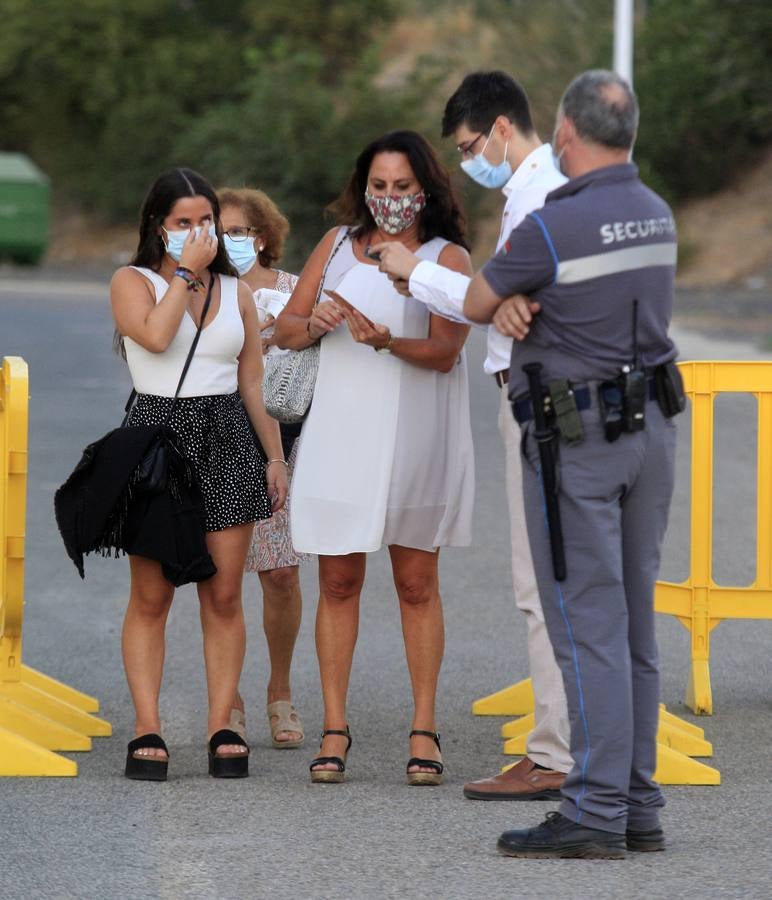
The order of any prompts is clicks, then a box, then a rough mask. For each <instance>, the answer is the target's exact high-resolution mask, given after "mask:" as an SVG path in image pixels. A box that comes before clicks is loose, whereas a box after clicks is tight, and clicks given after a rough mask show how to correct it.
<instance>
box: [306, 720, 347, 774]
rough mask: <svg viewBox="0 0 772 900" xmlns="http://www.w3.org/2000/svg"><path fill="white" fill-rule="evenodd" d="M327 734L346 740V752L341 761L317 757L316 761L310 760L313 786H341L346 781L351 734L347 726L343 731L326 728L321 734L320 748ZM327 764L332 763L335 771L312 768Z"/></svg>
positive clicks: (333, 758) (335, 757)
mask: <svg viewBox="0 0 772 900" xmlns="http://www.w3.org/2000/svg"><path fill="white" fill-rule="evenodd" d="M328 734H339V735H340V736H341V737H345V738H348V744H347V745H346V751H345V753H344V757H343V759H341V758H340V757H339V756H317V757H316V759H313V760H311V766H310V769H311V781H312V783H313V784H341V783H342V782H343V781H345V780H346V776H345V772H346V757H347V756H348V751H349V750H350V749H351V743H352V741H351V732H350V731H349V728H348V725H346V730H345V731H340V729H336V728H328V729H327V730H326V731H323V732H322V739H321V741H320V742H319V746H320V747H321V746H322V741H324V739H325V737H326V736H327V735H328ZM328 763H334V764H335V765H336V766H337V767H338V769H337V771H335V770H334V769H315V768H314V766H324V765H327V764H328Z"/></svg>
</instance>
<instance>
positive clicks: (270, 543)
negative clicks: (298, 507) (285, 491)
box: [246, 441, 308, 572]
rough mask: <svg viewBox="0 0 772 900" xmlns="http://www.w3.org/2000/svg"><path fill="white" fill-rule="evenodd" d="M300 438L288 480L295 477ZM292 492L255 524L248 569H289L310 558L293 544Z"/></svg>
mask: <svg viewBox="0 0 772 900" xmlns="http://www.w3.org/2000/svg"><path fill="white" fill-rule="evenodd" d="M297 447H298V444H297V441H295V443H294V445H293V447H292V450H291V451H290V455H289V456H288V457H287V462H288V464H289V466H288V469H287V476H288V479H289V480H290V481H291V480H292V470H293V469H294V468H295V457H296V456H297ZM289 515H290V514H289V495H288V496H287V502H286V503H285V505H284V506H283V507H282V508H281V509H280V510H279V511H278V512H275V513H274V514H273V516H271V518H270V519H266V520H264V521H262V522H257V523H256V524H255V530H254V532H253V533H252V543H251V544H250V547H249V553H248V554H247V564H246V571H247V572H266V571H268V570H269V569H285V568H287V567H288V566H297V565H300V563H302V562H303V561H304V560H305V559H308V554H306V553H296V552H295V548H294V547H293V546H292V538H291V537H290V527H289V522H290V520H289Z"/></svg>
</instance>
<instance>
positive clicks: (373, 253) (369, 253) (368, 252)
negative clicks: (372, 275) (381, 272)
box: [365, 244, 381, 262]
mask: <svg viewBox="0 0 772 900" xmlns="http://www.w3.org/2000/svg"><path fill="white" fill-rule="evenodd" d="M365 256H366V257H367V258H368V259H372V260H375V262H380V261H381V254H380V253H378V251H377V250H373V249H372V248H371V247H370V246H369V244H368V246H367V247H365Z"/></svg>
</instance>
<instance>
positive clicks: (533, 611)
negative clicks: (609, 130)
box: [371, 72, 573, 800]
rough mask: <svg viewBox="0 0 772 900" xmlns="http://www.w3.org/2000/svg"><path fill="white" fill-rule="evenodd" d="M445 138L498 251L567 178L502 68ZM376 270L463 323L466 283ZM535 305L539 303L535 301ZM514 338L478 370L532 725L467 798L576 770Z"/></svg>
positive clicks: (473, 79)
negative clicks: (513, 376)
mask: <svg viewBox="0 0 772 900" xmlns="http://www.w3.org/2000/svg"><path fill="white" fill-rule="evenodd" d="M442 134H443V137H448V136H451V135H452V137H453V140H454V141H455V142H456V145H457V147H458V151H459V153H460V154H461V157H462V162H461V167H462V169H464V171H465V172H466V173H467V174H468V175H469V176H470V177H471V178H473V179H474V180H475V181H476V182H477V183H478V184H480V185H482V186H483V187H487V188H492V189H495V188H499V189H501V191H502V192H503V194H504V196H505V197H506V204H505V206H504V212H503V215H502V219H501V230H500V232H499V240H498V244H497V246H496V250H499V248H500V247H501V246H502V245H503V244H504V242H505V241H506V239H507V237H508V236H509V235H510V233H511V232H512V230H513V229H514V228H515V227H517V225H519V223H520V222H521V221H522V220H523V219H524V218H525V216H527V215H528V213H530V212H533V211H534V210H536V209H540V208H541V207H542V206H543V205H544V198H545V197H546V195H547V194H548V193H549V192H550V191H552V190H555V188H558V187H560V185H562V184H563V183H564V182H565V181H566V179H565V177H564V176H563V175H562V174H561V173H560V171H559V170H558V169H557V168H556V166H555V162H554V159H553V156H552V148H551V147H550V145H549V144H542V142H541V140H540V139H539V136H538V134H537V133H536V131H535V129H534V127H533V122H532V120H531V113H530V109H529V105H528V98H527V97H526V94H525V92H524V91H523V89H522V87H521V86H520V85H519V84H518V83H517V82H516V81H515V80H514V79H512V78H511V77H510V76H509V75H506V74H505V73H504V72H475V73H473V74H471V75H468V76H467V77H466V78H465V79H464V80H463V82H462V83H461V85H460V86H459V88H458V89H457V90H456V92H455V93H454V94H453V96H452V97H451V98H450V99H449V100H448V102H447V104H446V106H445V113H444V116H443V121H442ZM371 252H373V253H380V258H381V261H380V269H381V271H383V272H385V273H386V274H387V275H388V276H389V277H390V278H391V279H392V281H394V283H395V285H396V286H397V288H398V289H399V290H400V291H401V292H402V293H404V294H406V295H412V296H413V297H414V298H415V299H416V300H419V301H421V302H422V303H425V304H426V305H427V306H428V307H429V309H430V310H431V311H432V312H433V313H436V314H437V315H441V316H445V317H446V318H449V319H453V320H454V321H457V322H466V323H468V319H466V318H465V317H464V315H463V307H464V296H465V294H466V290H467V287H468V285H469V281H470V279H469V278H467V277H466V276H465V275H462V274H460V273H457V272H451V271H450V269H446V268H444V267H442V266H440V265H437V264H435V263H431V262H425V261H421V260H419V259H418V257H416V256H415V255H414V254H413V253H411V252H410V251H409V250H408V249H407V248H406V247H404V246H403V245H402V244H399V243H394V242H389V243H383V244H378V245H374V246H373V247H371ZM534 311H536V307H534ZM512 343H513V342H512V338H511V337H505V336H504V335H503V334H501V332H499V331H498V329H497V328H496V326H495V325H493V324H491V325H489V326H488V342H487V356H486V359H485V363H484V369H485V371H486V372H487V373H488V374H489V375H491V376H492V378H493V379H494V380H495V383H496V385H498V388H499V391H500V394H501V402H500V408H499V420H498V424H499V430H500V432H501V435H502V437H503V439H504V444H505V448H506V484H507V498H508V502H509V516H510V529H511V547H512V575H513V581H514V587H515V601H516V604H517V606H518V608H519V609H521V610H522V611H523V612H524V613H525V616H526V621H527V624H528V655H529V661H530V671H531V679H532V683H533V693H534V702H535V708H534V718H535V725H534V729H533V731H532V732H531V734H530V735H529V738H528V744H527V755H526V756H525V757H524V758H523V759H522V760H521V761H520V762H519V763H517V765H515V766H513V767H512V768H511V769H509V770H508V771H507V772H504V773H501V774H498V775H495V776H493V777H491V778H485V779H481V780H479V781H473V782H470V783H469V784H467V785H465V787H464V795H465V796H466V797H469V798H470V799H474V800H557V799H559V798H560V787H561V785H562V784H563V781H564V779H565V773H566V772H568V771H569V770H570V769H571V768H572V766H573V760H572V759H571V755H570V753H569V745H568V742H569V724H568V713H567V710H566V698H565V693H564V690H563V680H562V677H561V674H560V670H559V668H558V666H557V663H556V662H555V656H554V653H553V650H552V645H551V644H550V640H549V636H548V634H547V629H546V626H545V624H544V615H543V613H542V608H541V601H540V599H539V593H538V589H537V587H536V576H535V575H534V570H533V562H532V560H531V552H530V548H529V545H528V533H527V531H526V524H525V511H524V507H523V488H522V474H521V460H520V429H519V427H518V425H517V422H516V421H515V419H514V416H513V415H512V411H511V409H510V404H509V400H508V397H507V380H508V377H509V365H510V360H511V356H512Z"/></svg>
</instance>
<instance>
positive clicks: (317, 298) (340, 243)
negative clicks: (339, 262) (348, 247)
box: [314, 227, 349, 306]
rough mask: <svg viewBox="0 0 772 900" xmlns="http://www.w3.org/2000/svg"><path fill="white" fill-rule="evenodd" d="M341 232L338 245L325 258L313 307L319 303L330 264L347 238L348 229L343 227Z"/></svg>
mask: <svg viewBox="0 0 772 900" xmlns="http://www.w3.org/2000/svg"><path fill="white" fill-rule="evenodd" d="M342 231H343V234H342V235H341V236H340V238H339V239H338V243H337V244H336V245H335V247H334V248H333V251H332V253H330V255H329V256H328V257H327V262H326V263H325V264H324V269H323V270H322V277H321V278H320V279H319V287H318V289H317V291H316V300H314V306H317V305H318V303H319V300H320V299H321V296H322V288H323V287H324V279H325V278H326V277H327V270H328V269H329V268H330V263H331V262H332V261H333V259H334V258H335V254H336V253H337V252H338V250H340V248H341V247H342V246H343V242H344V241H345V240H346V238H347V237H348V236H349V230H348V228H345V227H344V228H343V229H342Z"/></svg>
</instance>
